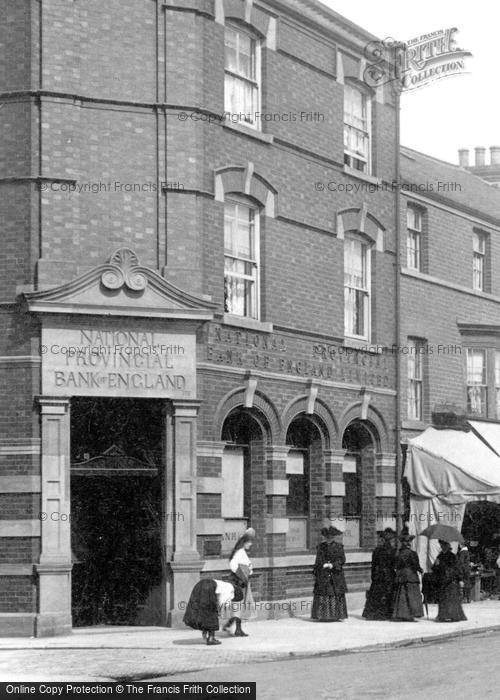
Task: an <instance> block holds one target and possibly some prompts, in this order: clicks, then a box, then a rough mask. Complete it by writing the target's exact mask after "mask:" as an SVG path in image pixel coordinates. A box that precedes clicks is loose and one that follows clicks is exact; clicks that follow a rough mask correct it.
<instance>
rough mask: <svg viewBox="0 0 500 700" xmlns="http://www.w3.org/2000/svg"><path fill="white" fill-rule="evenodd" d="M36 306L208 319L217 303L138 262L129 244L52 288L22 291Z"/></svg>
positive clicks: (71, 311)
mask: <svg viewBox="0 0 500 700" xmlns="http://www.w3.org/2000/svg"><path fill="white" fill-rule="evenodd" d="M24 298H25V300H26V303H27V306H28V309H29V310H30V311H34V312H45V313H52V314H53V313H64V314H90V315H96V314H97V315H105V316H143V317H148V318H172V319H191V320H198V321H208V320H210V319H211V318H212V317H213V312H214V310H215V308H216V305H215V304H214V303H213V302H211V301H208V300H207V299H206V298H202V297H196V296H194V295H192V294H189V293H187V292H184V291H183V290H181V289H179V288H178V287H175V286H174V285H172V284H170V283H169V282H168V281H167V280H166V279H164V278H163V277H162V276H161V275H159V274H158V273H157V272H155V271H154V270H152V269H151V268H149V267H145V266H143V265H140V264H139V260H138V259H137V256H136V254H135V253H134V252H133V251H132V250H130V248H120V249H119V250H117V251H115V252H114V253H113V255H112V256H111V258H110V259H109V262H108V263H105V264H103V265H99V266H98V267H95V268H94V269H93V270H90V271H89V272H86V273H85V274H84V275H81V276H80V277H77V278H76V279H74V280H72V281H71V282H68V283H66V284H63V285H60V286H59V287H54V288H53V289H47V290H42V291H38V292H26V293H25V294H24Z"/></svg>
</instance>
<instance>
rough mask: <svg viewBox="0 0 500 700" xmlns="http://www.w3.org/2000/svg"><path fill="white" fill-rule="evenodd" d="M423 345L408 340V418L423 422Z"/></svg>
mask: <svg viewBox="0 0 500 700" xmlns="http://www.w3.org/2000/svg"><path fill="white" fill-rule="evenodd" d="M422 353H423V343H422V342H421V341H420V340H415V339H411V338H410V339H408V418H409V419H410V420H422V396H423V367H422V364H423V363H422V356H423V355H422Z"/></svg>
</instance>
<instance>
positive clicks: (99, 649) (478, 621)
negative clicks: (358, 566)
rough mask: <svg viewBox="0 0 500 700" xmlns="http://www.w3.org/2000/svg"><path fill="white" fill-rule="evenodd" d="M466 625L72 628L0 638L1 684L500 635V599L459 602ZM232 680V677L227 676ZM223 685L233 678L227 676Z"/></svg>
mask: <svg viewBox="0 0 500 700" xmlns="http://www.w3.org/2000/svg"><path fill="white" fill-rule="evenodd" d="M464 610H465V614H466V615H467V618H468V619H467V621H464V622H448V623H446V622H444V623H437V622H435V621H434V618H435V617H436V614H437V606H435V605H430V606H429V619H427V618H424V619H421V620H419V621H417V622H390V621H388V622H385V621H367V620H364V619H363V618H362V617H361V610H360V609H358V610H353V611H349V619H347V620H345V621H343V622H333V623H320V622H314V621H312V620H310V619H309V617H308V615H309V613H308V612H307V613H306V614H304V615H303V616H299V615H298V614H297V616H295V617H287V618H281V619H278V620H258V621H255V622H248V623H246V624H244V626H243V629H244V630H246V631H247V632H248V634H249V636H248V637H239V638H238V637H233V636H231V635H229V634H227V633H225V632H222V631H220V632H219V633H217V636H218V638H219V639H220V640H221V642H222V643H221V644H220V645H219V646H214V647H207V646H206V644H205V643H204V641H203V640H202V638H201V633H199V632H196V631H194V630H191V629H189V628H186V629H181V630H177V629H168V628H162V627H111V626H104V627H87V628H76V629H74V631H73V632H72V634H70V635H67V636H64V637H45V638H12V637H9V638H0V680H1V681H12V682H16V681H17V682H21V681H73V682H83V681H106V680H108V681H134V680H135V681H141V680H154V679H159V678H162V679H163V680H168V677H169V676H173V675H176V676H178V675H179V674H186V676H187V680H189V677H188V675H187V674H189V672H192V671H199V670H202V669H209V668H215V667H220V666H229V665H234V664H242V663H255V662H268V661H278V660H286V659H296V658H300V657H304V658H305V657H312V656H322V655H336V654H346V653H357V652H362V651H371V650H375V649H383V648H386V649H390V648H394V647H400V646H409V645H412V644H425V643H432V642H438V641H442V640H443V639H449V638H453V637H457V636H465V635H470V634H477V633H480V632H483V631H486V630H498V631H499V632H500V601H498V600H485V601H482V602H477V603H470V604H468V605H464ZM229 675H231V674H229ZM229 680H237V679H234V678H229Z"/></svg>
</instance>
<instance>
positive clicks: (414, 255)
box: [406, 204, 423, 270]
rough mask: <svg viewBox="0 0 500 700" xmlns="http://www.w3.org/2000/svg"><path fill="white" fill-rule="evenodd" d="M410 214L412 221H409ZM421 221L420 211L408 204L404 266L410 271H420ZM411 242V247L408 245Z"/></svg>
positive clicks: (421, 214) (421, 213)
mask: <svg viewBox="0 0 500 700" xmlns="http://www.w3.org/2000/svg"><path fill="white" fill-rule="evenodd" d="M410 212H411V213H412V214H413V221H410ZM422 220H423V212H422V210H421V209H419V208H418V207H415V206H413V205H412V204H408V206H407V209H406V228H407V239H406V264H407V266H408V267H409V268H410V269H411V270H421V269H422ZM411 242H413V245H410V243H411Z"/></svg>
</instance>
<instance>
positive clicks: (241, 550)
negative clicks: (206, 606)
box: [223, 527, 256, 637]
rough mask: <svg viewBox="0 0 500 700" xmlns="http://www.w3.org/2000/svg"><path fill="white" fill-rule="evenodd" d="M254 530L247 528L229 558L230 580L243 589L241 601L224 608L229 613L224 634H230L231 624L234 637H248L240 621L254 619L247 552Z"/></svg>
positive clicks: (250, 570)
mask: <svg viewBox="0 0 500 700" xmlns="http://www.w3.org/2000/svg"><path fill="white" fill-rule="evenodd" d="M254 538H255V530H254V529H253V527H249V528H248V530H246V531H245V532H244V534H243V535H242V536H241V537H240V538H239V540H238V541H237V542H236V544H235V545H234V548H233V551H232V552H231V556H230V557H229V568H230V569H231V577H230V580H231V582H232V583H233V584H235V585H237V586H241V587H242V588H243V599H242V600H241V602H239V603H238V604H237V605H235V604H234V603H232V604H231V605H229V606H226V613H227V611H230V613H229V614H230V618H229V620H228V621H227V622H226V624H225V625H224V627H223V629H224V631H225V632H230V631H231V627H232V625H233V623H235V624H236V629H235V632H234V636H235V637H248V634H247V633H246V632H243V630H242V628H241V622H242V620H246V621H248V620H251V619H252V618H254V617H255V614H256V613H255V602H254V599H253V595H252V589H251V587H250V576H251V575H252V562H251V561H250V558H249V556H248V552H249V550H250V549H251V547H252V545H253V541H254Z"/></svg>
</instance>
